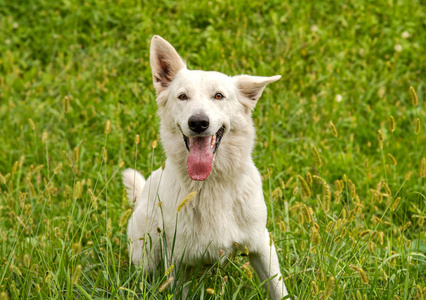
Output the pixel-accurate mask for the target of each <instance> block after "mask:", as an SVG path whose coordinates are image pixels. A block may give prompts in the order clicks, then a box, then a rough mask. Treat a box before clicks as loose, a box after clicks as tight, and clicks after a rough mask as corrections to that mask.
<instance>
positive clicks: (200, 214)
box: [175, 195, 258, 264]
mask: <svg viewBox="0 0 426 300" xmlns="http://www.w3.org/2000/svg"><path fill="white" fill-rule="evenodd" d="M209 196H211V195H209ZM221 196H222V198H219V199H217V198H216V199H213V198H210V197H208V198H204V199H194V200H195V201H197V200H199V201H200V202H201V203H197V204H199V205H193V206H192V207H191V206H189V207H186V208H185V210H184V211H183V212H182V214H181V215H180V216H179V218H178V224H177V226H178V228H177V231H176V235H177V236H176V237H177V239H176V245H177V249H175V250H177V251H176V255H177V257H179V256H178V255H180V254H182V253H185V260H186V261H187V262H186V263H188V264H198V263H199V262H200V259H201V258H202V257H203V262H204V263H214V262H216V261H217V260H218V258H219V253H223V254H225V255H228V254H229V253H230V252H233V251H235V250H236V247H237V248H239V249H241V248H244V247H245V246H246V247H250V244H251V242H250V240H251V238H252V235H253V232H255V231H256V228H254V227H255V226H257V225H258V222H256V220H255V219H256V218H255V217H256V215H254V216H253V210H252V209H251V208H250V205H244V203H245V202H246V201H247V200H248V199H245V198H240V197H243V196H241V195H232V196H234V197H233V198H231V195H229V198H228V197H226V196H227V195H221Z"/></svg>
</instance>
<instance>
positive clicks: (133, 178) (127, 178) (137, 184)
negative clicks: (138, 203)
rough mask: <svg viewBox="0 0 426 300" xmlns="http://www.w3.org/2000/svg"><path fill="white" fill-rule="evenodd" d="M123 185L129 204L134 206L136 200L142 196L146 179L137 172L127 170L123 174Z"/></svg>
mask: <svg viewBox="0 0 426 300" xmlns="http://www.w3.org/2000/svg"><path fill="white" fill-rule="evenodd" d="M123 184H124V186H125V187H126V191H127V198H128V199H129V204H130V205H133V204H134V203H135V200H136V199H137V198H138V197H139V196H140V195H141V194H142V190H143V186H144V185H145V178H144V177H143V176H142V174H141V173H139V172H138V171H136V170H133V169H126V170H124V172H123Z"/></svg>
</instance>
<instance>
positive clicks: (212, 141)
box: [182, 126, 225, 180]
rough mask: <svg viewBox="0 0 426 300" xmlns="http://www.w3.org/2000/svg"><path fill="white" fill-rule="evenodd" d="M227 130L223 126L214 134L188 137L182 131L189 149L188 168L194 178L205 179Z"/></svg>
mask: <svg viewBox="0 0 426 300" xmlns="http://www.w3.org/2000/svg"><path fill="white" fill-rule="evenodd" d="M224 132H225V126H222V127H221V128H220V129H219V130H218V131H217V132H216V133H215V134H214V135H211V136H193V137H188V136H186V135H185V134H183V133H182V135H183V139H184V141H185V146H186V149H188V151H189V155H188V159H187V162H186V168H187V170H188V175H189V177H191V179H192V180H205V179H207V177H208V176H209V175H210V172H211V170H212V167H213V157H214V154H215V153H216V151H217V149H218V148H219V145H220V141H221V140H222V137H223V134H224Z"/></svg>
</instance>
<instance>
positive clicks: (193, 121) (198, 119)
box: [188, 114, 210, 133]
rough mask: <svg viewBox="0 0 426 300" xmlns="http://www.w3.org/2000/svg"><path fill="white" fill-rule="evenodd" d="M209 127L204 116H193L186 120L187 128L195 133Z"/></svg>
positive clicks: (206, 117) (207, 119)
mask: <svg viewBox="0 0 426 300" xmlns="http://www.w3.org/2000/svg"><path fill="white" fill-rule="evenodd" d="M209 125H210V122H209V117H208V116H207V115H205V114H198V115H194V116H192V117H190V118H189V120H188V126H189V128H190V129H191V130H192V131H194V132H196V133H201V132H203V131H205V130H206V129H207V128H209Z"/></svg>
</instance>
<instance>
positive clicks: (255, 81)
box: [234, 75, 281, 109]
mask: <svg viewBox="0 0 426 300" xmlns="http://www.w3.org/2000/svg"><path fill="white" fill-rule="evenodd" d="M280 78H281V75H275V76H271V77H263V76H250V75H239V76H234V80H235V85H236V86H237V88H238V90H239V92H240V93H241V95H242V96H243V98H244V99H242V100H243V104H244V105H246V106H248V107H249V108H250V109H253V108H254V106H255V105H256V102H257V100H259V98H260V96H261V95H262V92H263V89H264V88H265V87H266V85H267V84H268V83H272V82H275V81H277V80H279V79H280Z"/></svg>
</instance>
